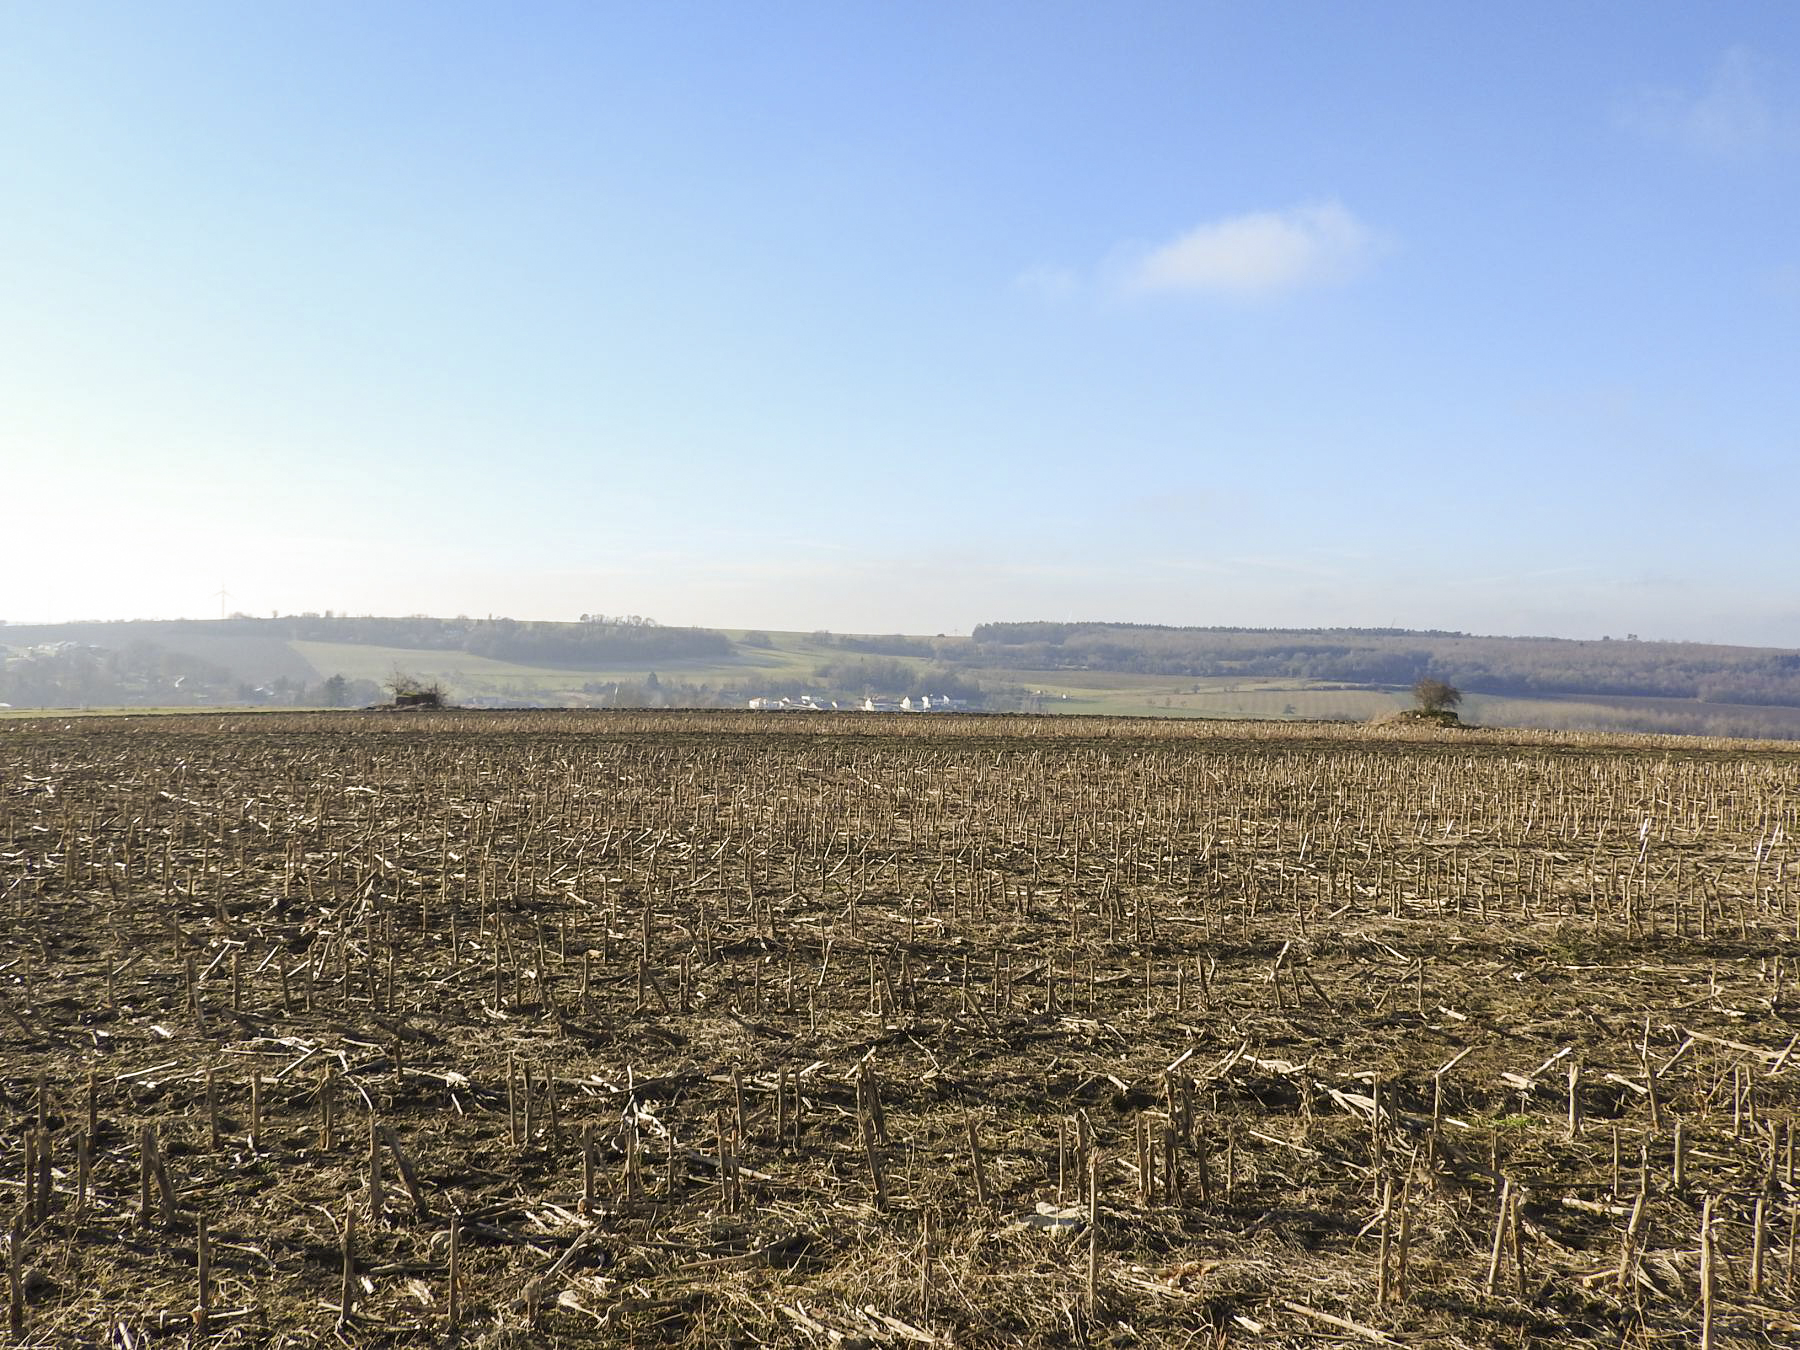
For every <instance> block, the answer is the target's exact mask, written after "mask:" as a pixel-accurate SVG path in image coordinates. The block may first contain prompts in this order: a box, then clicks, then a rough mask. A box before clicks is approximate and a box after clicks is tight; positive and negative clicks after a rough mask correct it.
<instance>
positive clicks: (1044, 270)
mask: <svg viewBox="0 0 1800 1350" xmlns="http://www.w3.org/2000/svg"><path fill="white" fill-rule="evenodd" d="M1013 286H1014V287H1015V288H1017V289H1018V290H1021V291H1024V292H1025V293H1026V294H1027V295H1035V296H1037V297H1038V299H1040V300H1067V299H1068V298H1069V297H1070V296H1072V295H1074V294H1075V293H1076V292H1077V291H1078V290H1080V289H1081V278H1080V277H1078V276H1076V275H1075V273H1073V272H1071V271H1070V270H1069V269H1068V268H1066V267H1028V268H1026V269H1025V270H1024V271H1023V272H1021V273H1019V275H1018V276H1016V277H1014V278H1013Z"/></svg>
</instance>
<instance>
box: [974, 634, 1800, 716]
mask: <svg viewBox="0 0 1800 1350" xmlns="http://www.w3.org/2000/svg"><path fill="white" fill-rule="evenodd" d="M962 661H963V663H964V664H966V665H970V666H975V667H984V666H985V667H1000V668H1007V669H1019V670H1111V671H1121V672H1130V673H1133V674H1145V675H1191V676H1194V677H1195V678H1205V677H1210V676H1263V677H1270V678H1288V679H1308V680H1329V681H1333V682H1340V683H1346V684H1372V685H1410V684H1411V683H1412V682H1413V681H1414V680H1417V679H1419V678H1420V677H1422V676H1429V677H1432V678H1436V679H1443V680H1449V681H1451V682H1453V683H1454V684H1456V685H1457V686H1458V687H1459V688H1462V689H1466V690H1468V691H1470V692H1472V693H1483V694H1509V695H1541V694H1609V695H1630V696H1637V697H1652V698H1691V699H1698V700H1700V701H1701V702H1705V703H1752V704H1765V705H1778V706H1783V707H1800V652H1793V651H1782V650H1777V649H1771V648H1761V647H1722V646H1712V645H1709V644H1704V643H1697V642H1640V641H1638V640H1637V639H1635V638H1624V639H1612V638H1605V639H1600V640H1597V641H1577V640H1573V639H1567V638H1533V637H1518V638H1513V637H1471V636H1469V635H1467V634H1464V633H1447V632H1416V631H1408V630H1401V629H1379V628H1318V629H1299V630H1296V629H1244V628H1164V627H1159V626H1153V625H1147V624H1113V623H984V624H980V625H978V626H977V627H976V628H975V630H974V632H973V633H971V634H970V635H969V650H968V651H967V652H966V653H964V654H963V656H962Z"/></svg>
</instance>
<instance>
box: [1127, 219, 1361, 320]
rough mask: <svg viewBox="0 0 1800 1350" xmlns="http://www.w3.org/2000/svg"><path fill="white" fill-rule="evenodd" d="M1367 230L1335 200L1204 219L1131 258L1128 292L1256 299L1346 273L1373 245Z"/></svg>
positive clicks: (1354, 269)
mask: <svg viewBox="0 0 1800 1350" xmlns="http://www.w3.org/2000/svg"><path fill="white" fill-rule="evenodd" d="M1375 243H1376V240H1375V235H1374V233H1373V232H1372V231H1371V230H1370V229H1369V228H1368V227H1367V226H1365V225H1364V224H1363V223H1362V222H1361V221H1359V220H1358V219H1357V218H1356V217H1355V216H1353V215H1351V214H1350V212H1349V211H1347V210H1346V209H1345V208H1344V207H1343V206H1342V205H1340V204H1339V203H1337V202H1335V201H1332V202H1322V203H1319V204H1316V205H1310V206H1298V207H1295V208H1293V209H1292V210H1288V211H1257V212H1253V213H1251V214H1249V215H1243V216H1231V217H1228V218H1227V219H1224V220H1215V221H1210V222H1208V223H1207V224H1204V225H1200V226H1197V227H1196V228H1194V229H1192V230H1189V231H1188V232H1187V233H1186V234H1184V235H1182V236H1181V237H1180V238H1178V239H1173V240H1171V241H1170V242H1168V243H1166V244H1163V245H1162V246H1161V247H1159V248H1154V249H1151V250H1150V251H1149V252H1148V253H1146V254H1144V255H1143V256H1141V257H1138V258H1136V259H1135V260H1133V261H1132V262H1131V263H1130V264H1129V265H1128V266H1127V267H1126V269H1125V271H1124V275H1123V278H1122V281H1123V286H1124V289H1126V290H1128V291H1133V292H1139V293H1145V292H1160V291H1167V292H1186V293H1196V294H1216V295H1234V296H1240V297H1256V296H1263V295H1271V294H1275V293H1278V292H1281V291H1291V290H1295V289H1298V288H1300V287H1304V286H1315V285H1321V284H1326V283H1330V282H1336V281H1342V280H1344V279H1345V278H1347V277H1349V276H1352V275H1354V274H1355V273H1356V272H1357V271H1358V270H1359V269H1360V268H1361V267H1362V266H1363V265H1364V264H1365V263H1366V262H1367V261H1368V259H1369V257H1370V256H1371V255H1372V254H1373V252H1374V250H1375Z"/></svg>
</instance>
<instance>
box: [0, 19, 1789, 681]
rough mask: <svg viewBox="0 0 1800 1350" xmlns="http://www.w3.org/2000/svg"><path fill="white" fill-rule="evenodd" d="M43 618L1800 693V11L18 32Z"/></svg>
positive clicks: (14, 234)
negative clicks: (1749, 674)
mask: <svg viewBox="0 0 1800 1350" xmlns="http://www.w3.org/2000/svg"><path fill="white" fill-rule="evenodd" d="M0 157H3V160H0V162H4V163H5V165H6V167H7V178H8V194H7V195H8V201H7V210H6V211H5V212H0V259H3V260H4V261H0V302H3V303H0V501H3V502H4V504H5V506H6V508H7V509H6V510H5V512H4V515H3V516H0V520H3V521H4V525H5V531H6V533H5V540H6V551H7V556H8V560H9V565H8V566H7V567H6V568H5V569H3V572H0V618H4V619H7V620H9V621H12V622H14V623H24V622H29V621H37V622H58V621H68V620H71V619H73V618H76V617H81V616H87V617H92V616H95V615H108V616H115V617H130V616H142V617H151V616H163V617H170V618H174V617H192V618H208V617H216V615H217V613H218V605H219V597H218V591H219V590H220V588H221V586H223V587H224V588H225V589H226V591H227V592H228V593H229V594H228V596H227V604H228V607H229V608H230V609H233V610H242V611H244V612H247V613H251V614H255V615H267V614H269V613H270V612H272V611H280V612H282V613H292V612H299V611H303V610H315V611H323V610H325V609H331V610H334V611H337V612H340V613H345V612H347V613H354V614H365V613H366V614H411V613H425V614H435V615H440V616H449V615H454V614H457V613H469V614H488V613H493V614H506V615H509V616H510V617H514V618H520V619H528V618H554V619H573V618H575V617H576V616H578V615H579V614H581V613H583V612H593V611H604V612H606V613H620V614H624V613H637V614H643V615H650V616H653V617H654V618H656V619H657V620H658V621H659V622H662V623H665V624H669V625H697V626H704V627H727V626H729V627H733V628H767V629H781V630H793V631H810V630H813V629H820V628H823V629H830V630H832V631H837V632H871V633H888V632H905V633H923V634H933V633H939V632H943V633H955V632H963V633H966V632H967V631H968V630H969V628H970V627H971V626H972V625H973V624H975V623H978V622H983V621H994V620H1003V619H1027V618H1032V619H1052V620H1062V619H1071V618H1081V619H1090V620H1096V621H1120V622H1145V623H1162V624H1170V625H1177V626H1179V625H1205V626H1214V625H1232V626H1244V627H1277V628H1285V627H1387V628H1412V629H1446V630H1460V631H1465V632H1471V633H1490V634H1508V635H1532V636H1559V637H1576V638H1597V637H1600V636H1602V635H1610V636H1613V637H1615V638H1616V637H1622V636H1624V635H1625V634H1626V633H1628V632H1629V633H1637V634H1639V635H1641V636H1642V637H1644V638H1646V639H1649V638H1665V639H1671V640H1691V641H1706V642H1730V643H1734V644H1742V645H1755V646H1775V647H1785V648H1793V647H1797V646H1800V600H1797V599H1796V598H1795V597H1794V595H1793V593H1792V591H1791V589H1790V588H1788V587H1787V586H1786V585H1785V584H1784V582H1783V581H1782V578H1783V577H1785V576H1787V575H1789V574H1791V573H1793V572H1794V571H1795V570H1796V564H1800V542H1797V540H1796V536H1795V532H1794V531H1793V529H1792V528H1791V517H1792V502H1793V501H1795V500H1796V499H1797V498H1800V444H1797V438H1800V381H1796V380H1794V378H1793V372H1794V371H1795V370H1797V369H1800V235H1797V234H1796V233H1795V232H1794V230H1793V229H1792V226H1791V222H1792V221H1793V220H1794V219H1796V218H1800V172H1797V170H1800V24H1796V22H1795V18H1794V11H1793V9H1792V7H1791V6H1788V5H1785V4H1777V3H1751V4H1741V5H1733V6H1730V7H1706V8H1696V7H1692V6H1684V5H1676V4H1670V3H1648V4H1645V3H1631V4H1625V3H1597V4H1594V5H1590V6H1583V7H1578V8H1570V7H1567V6H1561V5H1551V4H1549V3H1528V4H1526V5H1524V6H1513V7H1507V8H1505V9H1487V10H1483V9H1475V8H1468V7H1445V6H1440V5H1431V4H1424V3H1400V4H1387V5H1381V6H1376V7H1357V8H1354V9H1351V8H1343V7H1333V6H1326V5H1322V4H1319V5H1313V4H1298V3H1296V4H1288V5H1280V6H1245V5H1226V4H1206V3H1196V4H1187V3H1181V4H1176V3H1145V4H1142V5H1137V6H1132V7H1128V8H1124V9H1120V8H1102V9H1096V8H1093V7H1088V6H1081V5H1076V4H1064V3H1054V2H1052V3H1044V4H1033V5H1030V6H1023V5H1017V4H1001V3H974V4H969V5H960V6H954V7H952V6H929V5H927V6H916V7H910V8H882V7H873V8H854V7H852V8H845V7H841V6H832V5H826V4H820V3H794V4H791V5H784V6H780V7H776V8H772V9H768V8H764V9H756V10H752V9H746V8H743V7H729V6H724V5H712V4H704V3H674V4H669V5H657V6H628V5H622V4H621V5H608V4H601V5H575V4H566V3H560V2H559V0H558V2H552V0H540V2H539V3H531V4H526V5H523V6H518V7H510V8H507V9H505V10H495V9H492V8H488V7H483V6H477V5H471V4H464V3H445V4H431V5H426V4H423V3H405V2H402V3H396V4H393V5H388V6H381V7H367V6H348V5H301V4H297V3H291V2H288V0H275V2H273V3H269V4H264V5H257V6H254V7H245V6H241V5H234V4H228V3H222V2H204V3H201V2H193V3H181V2H177V0H171V3H167V4H159V5H156V6H133V5H128V4H124V3H117V2H111V3H109V2H107V0H100V2H98V3H94V4H91V5H82V6H13V7H9V8H6V9H4V10H0Z"/></svg>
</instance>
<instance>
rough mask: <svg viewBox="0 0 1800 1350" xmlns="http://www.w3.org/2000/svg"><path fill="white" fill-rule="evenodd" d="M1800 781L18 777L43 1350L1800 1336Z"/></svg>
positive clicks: (380, 731) (334, 772)
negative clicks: (1798, 1178)
mask: <svg viewBox="0 0 1800 1350" xmlns="http://www.w3.org/2000/svg"><path fill="white" fill-rule="evenodd" d="M1797 804H1800V757H1795V756H1793V755H1789V754H1781V753H1774V752H1770V751H1767V750H1762V749H1754V748H1750V747H1732V746H1729V745H1726V744H1719V743H1700V742H1674V741H1670V742H1662V743H1657V744H1647V743H1646V744H1635V745H1634V744H1629V743H1625V742H1606V741H1602V740H1598V739H1595V738H1586V739H1577V738H1557V737H1553V736H1549V735H1538V736H1529V737H1528V736H1521V737H1517V738H1513V739H1507V738H1503V737H1500V736H1493V735H1488V736H1482V735H1467V734H1456V733H1442V732H1436V731H1424V730H1417V729H1384V730H1381V731H1370V730H1368V729H1363V728H1353V729H1345V730H1342V731H1337V732H1333V731H1331V730H1327V729H1322V728H1311V729H1307V728H1298V727H1293V726H1281V727H1271V726H1262V727H1247V726H1242V725H1238V726H1226V725H1222V724H1215V723H1205V724H1195V723H1180V724H1163V723H1150V722H1143V723H1137V722H1102V721H1090V720H1083V719H1057V720H1055V721H1054V722H1045V721H1040V720H1033V719H1008V718H992V719H987V718H946V719H942V720H932V719H904V718H884V717H873V716H858V717H844V718H836V717H824V716H818V717H805V718H779V717H773V718H759V717H755V716H749V715H734V714H694V715H684V714H663V715H656V714H563V713H556V714H495V715H474V714H462V713H454V712H445V713H437V712H420V713H403V714H402V713H396V714H386V715H375V714H341V715H339V714H332V715H323V714H321V715H293V716H287V715H269V716H258V717H253V718H252V717H241V716H233V715H229V714H227V715H224V716H220V715H217V714H213V715H206V716H193V717H180V718H118V719H106V720H104V721H101V720H85V719H73V720H69V719H57V720H48V719H42V720H15V721H9V722H5V723H0V973H3V975H4V980H5V984H4V986H3V988H0V1000H3V1001H0V1094H3V1096H0V1214H4V1215H6V1216H8V1222H9V1223H10V1238H9V1241H8V1244H7V1249H6V1250H7V1259H8V1263H9V1279H8V1283H7V1301H8V1305H9V1306H8V1314H9V1317H10V1319H11V1320H10V1326H11V1328H12V1331H13V1339H14V1340H15V1342H18V1343H23V1344H41V1345H69V1344H77V1343H86V1344H109V1345H113V1346H120V1347H123V1346H130V1347H137V1346H140V1345H144V1344H157V1343H173V1339H172V1338H174V1337H176V1336H181V1337H191V1338H192V1340H193V1342H194V1343H200V1344H218V1345H231V1344H245V1345H248V1344H256V1345H264V1344H271V1345H314V1344H326V1343H348V1344H352V1345H361V1344H406V1343H446V1342H449V1341H454V1340H460V1341H461V1342H463V1343H466V1344H471V1345H493V1346H501V1345H520V1346H524V1345H559V1344H560V1345H576V1344H600V1343H606V1344H635V1345H642V1346H657V1345H670V1346H676V1345H679V1346H689V1345H692V1346H699V1345H718V1344H739V1345H755V1344H781V1345H804V1346H819V1347H826V1346H833V1345H839V1344H842V1345H846V1346H849V1345H890V1346H922V1345H934V1344H942V1345H952V1344H956V1345H966V1346H980V1345H1064V1344H1069V1343H1071V1342H1094V1343H1105V1344H1114V1345H1118V1344H1127V1343H1143V1344H1150V1345H1205V1346H1209V1347H1211V1346H1218V1345H1221V1344H1241V1345H1246V1346H1254V1345H1268V1346H1276V1345H1298V1344H1306V1345H1318V1344H1327V1343H1333V1342H1341V1343H1343V1344H1361V1345H1369V1344H1407V1345H1469V1346H1476V1345H1557V1344H1568V1345H1589V1344H1591V1345H1605V1346H1609V1347H1611V1346H1618V1345H1621V1344H1623V1345H1632V1346H1637V1345H1650V1346H1656V1345H1668V1346H1675V1345H1682V1346H1686V1345H1693V1344H1699V1343H1701V1342H1702V1338H1703V1336H1710V1338H1711V1341H1712V1343H1713V1344H1715V1345H1719V1346H1725V1345H1732V1344H1739V1345H1751V1344H1767V1343H1771V1342H1777V1341H1783V1340H1786V1339H1788V1338H1791V1337H1793V1336H1796V1335H1800V1316H1797V1315H1796V1311H1795V1307H1796V1301H1795V1297H1794V1290H1795V1250H1796V1240H1795V1231H1796V1230H1795V1224H1796V1214H1797V1213H1800V1208H1797V1204H1796V1193H1795V1188H1794V1153H1793V1124H1794V1117H1795V1114H1796V1110H1797V1108H1800V1049H1796V1044H1797V1041H1800V1008H1797V1005H1796V994H1795V991H1794V989H1793V988H1792V985H1793V983H1794V979H1795V970H1794V966H1795V953H1796V950H1797V947H1796V933H1797V930H1800V893H1797V889H1796V884H1795V883H1796V880H1797V879H1800V868H1797V869H1796V871H1797V875H1790V874H1789V872H1788V864H1789V863H1790V862H1794V861H1795V857H1794V849H1793V843H1792V836H1793V834H1794V831H1795V828H1796V821H1795V819H1794V817H1795V814H1796V809H1797Z"/></svg>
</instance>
